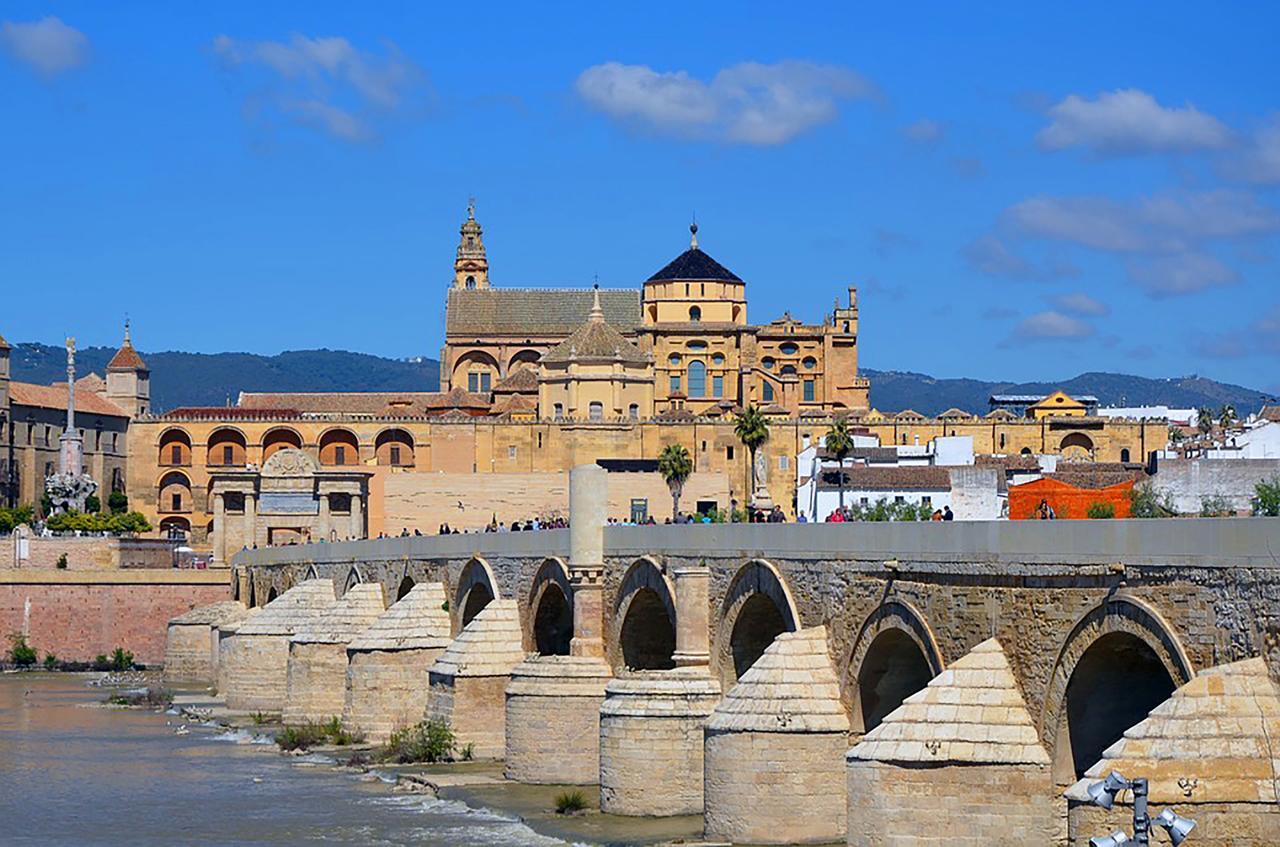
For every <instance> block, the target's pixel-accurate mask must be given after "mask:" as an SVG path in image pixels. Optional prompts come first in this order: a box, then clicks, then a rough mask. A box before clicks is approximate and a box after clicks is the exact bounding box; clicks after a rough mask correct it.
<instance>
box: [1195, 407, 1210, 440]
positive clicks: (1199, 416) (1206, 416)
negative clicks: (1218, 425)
mask: <svg viewBox="0 0 1280 847" xmlns="http://www.w3.org/2000/svg"><path fill="white" fill-rule="evenodd" d="M1213 424H1214V420H1213V409H1210V408H1209V407H1208V406H1201V407H1200V408H1199V409H1197V410H1196V428H1197V429H1199V430H1200V431H1201V432H1202V433H1204V434H1205V435H1208V434H1209V433H1211V432H1213Z"/></svg>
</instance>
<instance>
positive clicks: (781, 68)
mask: <svg viewBox="0 0 1280 847" xmlns="http://www.w3.org/2000/svg"><path fill="white" fill-rule="evenodd" d="M575 88H576V89H577V92H578V96H579V97H581V98H582V99H583V100H584V101H585V102H586V103H587V104H588V105H590V106H591V107H592V108H594V109H596V110H598V111H600V112H603V113H605V114H606V115H609V116H610V117H613V118H617V119H619V120H623V121H626V122H628V123H632V124H635V125H638V126H641V127H644V128H646V129H649V130H651V131H653V132H657V133H661V134H667V135H675V136H679V137H683V138H693V139H700V140H711V141H722V142H727V143H732V144H758V145H771V144H784V143H786V142H788V141H791V140H792V139H794V138H795V137H797V136H799V135H801V134H803V133H805V132H807V131H809V130H811V129H813V128H815V127H817V126H821V125H822V124H825V123H829V122H830V121H832V120H834V119H835V117H836V116H837V114H839V104H840V103H841V102H842V101H845V100H852V99H860V98H871V97H874V96H875V93H876V92H875V87H874V86H873V85H872V84H871V83H870V82H868V81H867V80H866V79H865V78H864V77H862V76H861V75H859V74H857V73H855V72H854V71H852V70H850V69H848V68H844V67H840V66H836V65H819V64H815V63H812V62H802V61H784V62H778V63H776V64H771V65H765V64H760V63H757V62H744V63H742V64H738V65H731V66H730V67H727V68H724V69H723V70H721V71H720V72H719V73H717V74H716V75H715V77H714V78H713V79H712V80H711V81H710V82H703V81H702V80H699V79H695V78H693V77H691V76H689V74H688V73H687V72H685V71H666V72H659V71H655V70H653V69H652V68H650V67H648V66H646V65H624V64H621V63H619V62H606V63H605V64H602V65H594V66H592V67H590V68H587V69H586V70H585V71H583V72H582V73H581V74H580V75H579V76H578V80H577V82H576V83H575Z"/></svg>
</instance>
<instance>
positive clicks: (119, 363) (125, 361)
mask: <svg viewBox="0 0 1280 847" xmlns="http://www.w3.org/2000/svg"><path fill="white" fill-rule="evenodd" d="M146 369H147V363H146V362H144V361H142V357H141V356H139V355H138V351H137V350H135V349H133V344H132V343H131V342H129V341H125V343H124V344H123V345H121V347H120V349H119V350H117V351H116V354H115V355H114V356H112V357H111V361H110V362H107V370H109V371H145V370H146Z"/></svg>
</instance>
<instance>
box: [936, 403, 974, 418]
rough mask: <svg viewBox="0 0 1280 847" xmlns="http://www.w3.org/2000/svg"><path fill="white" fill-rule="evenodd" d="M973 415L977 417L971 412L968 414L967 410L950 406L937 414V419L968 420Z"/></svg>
mask: <svg viewBox="0 0 1280 847" xmlns="http://www.w3.org/2000/svg"><path fill="white" fill-rule="evenodd" d="M974 417H977V416H976V415H973V414H970V413H969V412H966V411H965V410H964V409H957V408H955V407H954V406H953V407H952V408H950V409H947V410H946V411H945V412H943V413H942V414H940V415H938V420H940V421H967V420H970V419H972V418H974Z"/></svg>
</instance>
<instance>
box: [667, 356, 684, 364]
mask: <svg viewBox="0 0 1280 847" xmlns="http://www.w3.org/2000/svg"><path fill="white" fill-rule="evenodd" d="M680 361H681V359H680V354H679V353H672V354H671V355H670V356H668V357H667V364H669V365H678V364H680Z"/></svg>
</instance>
